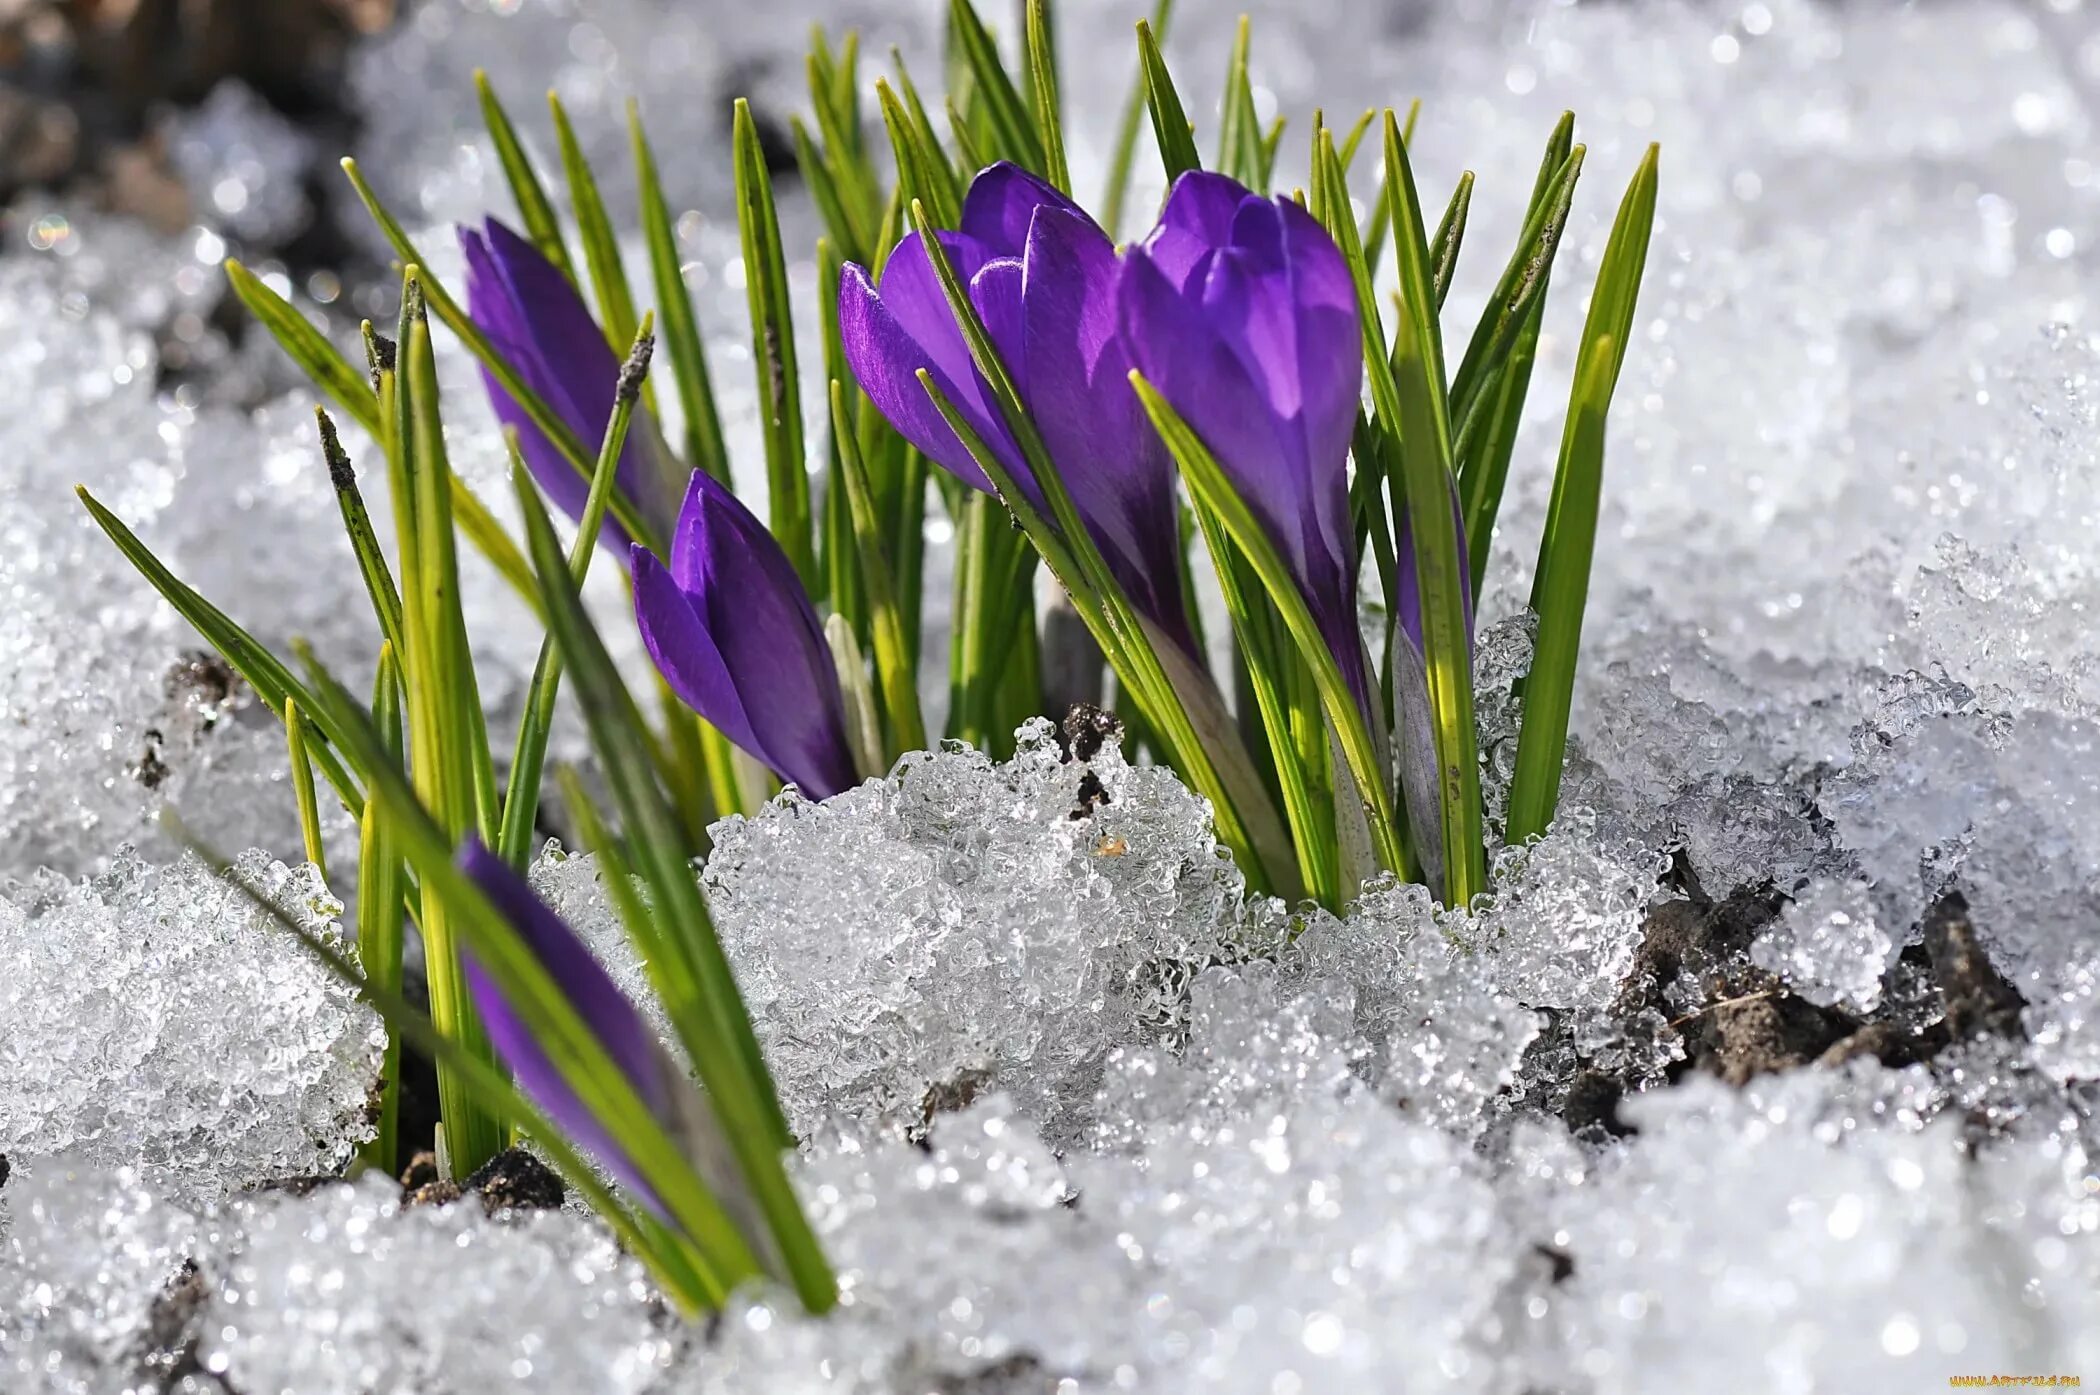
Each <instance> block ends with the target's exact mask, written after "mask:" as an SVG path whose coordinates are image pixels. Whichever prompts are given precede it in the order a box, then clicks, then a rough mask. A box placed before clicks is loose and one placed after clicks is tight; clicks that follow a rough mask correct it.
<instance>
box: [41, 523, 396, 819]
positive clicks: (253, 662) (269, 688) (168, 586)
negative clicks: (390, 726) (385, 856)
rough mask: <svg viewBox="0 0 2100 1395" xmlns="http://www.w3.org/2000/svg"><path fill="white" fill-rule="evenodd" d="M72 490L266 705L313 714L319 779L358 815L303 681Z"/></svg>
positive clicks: (312, 748) (311, 747)
mask: <svg viewBox="0 0 2100 1395" xmlns="http://www.w3.org/2000/svg"><path fill="white" fill-rule="evenodd" d="M74 493H76V494H78V495H79V496H80V502H81V503H82V504H83V505H85V506H86V508H87V511H88V516H89V517H91V518H93V519H94V520H95V526H96V527H98V528H100V529H101V530H102V531H103V533H104V534H106V535H107V536H108V538H109V540H110V541H111V542H113V543H115V544H116V546H117V551H119V552H121V553H123V554H124V559H125V560H126V561H128V562H130V563H131V565H132V566H133V567H134V568H136V569H137V570H138V573H139V575H140V576H142V577H144V578H145V579H146V582H147V584H148V585H150V586H152V588H153V589H154V590H155V591H157V592H159V593H160V595H161V597H162V598H163V599H164V600H166V601H167V602H168V604H169V605H171V606H173V607H174V608H175V613H176V614H178V615H180V616H181V617H182V618H183V619H185V620H187V621H189V623H190V626H191V627H192V628H193V629H195V630H196V631H197V633H198V634H200V635H202V636H204V640H205V642H206V643H207V644H209V645H211V647H212V648H213V649H214V650H216V651H217V652H218V654H219V656H220V657H221V658H223V659H225V660H226V662H227V663H228V664H230V665H232V666H233V671H234V672H235V673H238V674H239V675H240V676H241V677H242V678H245V679H246V680H247V681H248V686H249V687H251V688H253V689H254V690H255V695H256V696H257V697H259V698H261V699H262V700H263V704H264V705H265V706H266V707H268V708H269V709H270V710H271V711H272V712H274V713H276V714H277V716H278V718H279V719H280V720H281V719H282V718H283V717H284V715H285V710H286V708H287V706H288V705H289V704H290V703H293V702H297V703H298V704H299V705H300V706H301V707H303V708H304V709H305V710H306V711H307V713H308V714H309V715H312V716H314V717H315V720H316V723H317V725H318V726H319V727H320V731H321V734H322V735H323V736H324V737H325V738H326V739H327V741H328V743H329V744H328V745H316V744H314V743H313V742H311V741H309V742H308V743H307V754H308V756H309V758H311V760H312V761H313V763H314V766H315V767H316V768H317V769H318V770H319V771H320V772H321V777H322V778H323V779H325V780H326V781H328V784H329V787H330V788H331V789H333V790H334V791H335V793H336V797H337V798H339V799H340V800H342V802H343V807H344V808H345V809H347V810H349V811H350V816H351V817H352V818H358V817H360V816H362V814H363V813H364V807H365V801H364V795H363V793H362V792H361V791H360V790H359V788H358V785H357V782H356V781H355V780H352V779H351V778H350V775H349V772H348V771H346V770H345V769H344V767H343V763H342V761H341V760H339V759H338V758H337V755H336V751H335V749H333V748H334V747H335V746H337V745H339V742H338V738H337V734H336V733H335V732H334V731H333V730H332V729H331V728H330V727H329V725H328V723H327V722H326V720H325V719H324V718H322V717H321V715H320V709H319V708H318V707H317V706H316V704H315V702H314V699H313V695H312V694H311V693H309V692H308V691H307V690H306V685H305V684H303V683H301V682H300V681H299V680H298V679H297V678H296V677H294V676H293V674H292V672H291V670H290V669H288V668H286V667H285V665H284V664H283V662H282V661H281V660H279V659H278V658H277V656H276V655H275V654H273V653H271V652H270V650H269V649H268V648H267V647H266V646H265V645H264V644H263V643H262V642H261V641H260V640H258V639H256V638H255V636H253V635H251V634H249V633H248V632H247V631H246V630H244V629H242V628H241V627H240V626H239V625H237V624H235V623H234V622H233V621H232V620H231V619H230V618H228V617H227V615H226V613H225V612H224V611H222V610H220V609H219V608H218V607H217V606H215V605H213V604H212V603H211V602H210V601H208V600H206V599H205V598H204V597H203V596H202V595H201V594H199V593H198V592H197V591H196V590H195V589H194V588H192V587H191V586H189V585H188V584H186V583H185V582H183V581H182V580H181V579H180V578H179V577H177V576H176V575H175V574H174V573H173V572H171V571H169V570H168V568H167V566H166V564H165V563H163V562H162V561H161V560H160V558H158V557H156V556H154V555H153V551H152V549H150V548H148V547H147V546H146V545H145V544H144V543H142V542H140V541H139V539H138V535H137V534H135V533H133V532H132V531H131V530H130V529H129V528H127V527H125V526H124V522H123V520H122V519H119V518H118V517H117V516H116V515H115V514H113V513H111V512H110V511H109V510H108V509H106V508H104V507H103V506H102V504H101V502H100V501H99V500H97V499H96V498H95V496H94V495H92V494H90V493H88V491H87V487H86V486H85V485H81V486H78V487H76V488H75V490H74Z"/></svg>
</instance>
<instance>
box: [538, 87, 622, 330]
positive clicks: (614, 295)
mask: <svg viewBox="0 0 2100 1395" xmlns="http://www.w3.org/2000/svg"><path fill="white" fill-rule="evenodd" d="M547 112H548V114H549V115H550V116H552V117H553V118H554V138H555V141H556V142H557V143H558V144H559V145H560V147H561V167H562V174H563V177H564V178H565V179H567V181H568V184H569V208H570V211H571V212H573V213H574V214H575V215H576V229H577V232H578V233H579V234H580V235H581V236H582V238H583V259H584V262H585V263H586V264H587V265H588V266H589V267H590V269H591V290H592V292H593V293H594V294H595V295H596V297H597V301H598V323H599V326H600V327H601V328H602V329H603V331H604V333H605V338H606V343H607V345H608V346H609V347H610V348H611V349H612V351H613V352H614V353H619V352H621V351H622V350H624V349H625V348H626V347H627V346H628V345H629V344H631V343H633V342H634V328H635V324H636V317H635V309H634V292H633V290H632V289H631V288H630V287H629V285H628V281H627V265H626V263H625V262H624V261H622V260H621V258H620V239H619V237H618V236H617V235H616V234H615V233H614V232H613V226H612V219H611V217H610V216H608V215H607V213H606V211H605V198H604V196H603V195H601V194H600V193H599V192H598V177H597V176H596V175H594V174H593V173H591V164H590V161H589V160H587V159H585V158H584V154H583V147H582V145H580V144H578V142H577V140H576V130H575V128H574V127H573V126H571V125H570V124H569V113H568V111H567V110H566V109H565V108H564V107H563V106H562V104H561V98H560V97H559V96H557V95H556V94H554V93H552V92H549V93H548V94H547Z"/></svg>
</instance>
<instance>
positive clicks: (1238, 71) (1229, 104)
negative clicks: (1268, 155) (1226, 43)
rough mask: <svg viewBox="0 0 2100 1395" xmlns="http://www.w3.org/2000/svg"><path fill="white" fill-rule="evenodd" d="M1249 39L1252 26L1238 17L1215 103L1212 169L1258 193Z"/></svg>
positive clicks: (1258, 145) (1258, 138) (1258, 135)
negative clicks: (1215, 139) (1222, 90)
mask: <svg viewBox="0 0 2100 1395" xmlns="http://www.w3.org/2000/svg"><path fill="white" fill-rule="evenodd" d="M1251 39H1252V25H1251V24H1250V23H1249V22H1248V19H1247V16H1245V15H1241V16H1240V23H1239V30H1238V32H1237V34H1236V35H1235V36H1234V38H1233V41H1232V59H1231V61H1230V62H1229V63H1227V64H1226V67H1225V95H1224V96H1223V97H1221V98H1220V99H1219V101H1218V153H1217V157H1216V159H1215V160H1214V161H1213V162H1212V168H1214V169H1217V170H1219V171H1221V172H1223V173H1225V174H1227V175H1230V176H1231V177H1232V178H1234V179H1237V180H1238V181H1239V182H1240V183H1242V184H1245V185H1247V186H1248V187H1249V188H1252V189H1260V188H1263V187H1265V181H1263V179H1262V163H1263V162H1262V131H1261V117H1260V116H1259V115H1258V114H1257V113H1256V112H1255V110H1254V84H1253V83H1252V82H1251V81H1250V80H1249V79H1248V77H1247V52H1248V46H1249V43H1250V41H1251Z"/></svg>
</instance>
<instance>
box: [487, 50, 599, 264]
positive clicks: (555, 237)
mask: <svg viewBox="0 0 2100 1395" xmlns="http://www.w3.org/2000/svg"><path fill="white" fill-rule="evenodd" d="M474 91H475V94H476V95H477V96H478V97H479V98H480V99H481V122H482V124H483V125H484V126H486V127H488V131H489V139H490V141H492V142H493V143H494V144H495V147H496V159H497V162H498V163H500V164H501V165H502V166H503V178H504V179H505V181H506V182H508V183H509V185H510V194H511V198H512V199H513V200H515V201H516V203H517V205H518V216H519V218H521V219H523V220H524V223H525V235H526V236H527V237H529V238H531V239H532V245H533V246H534V247H536V248H538V249H539V253H540V255H541V256H543V257H545V258H546V259H547V260H548V261H550V262H552V263H554V265H555V266H556V267H558V268H560V270H561V274H562V275H564V276H566V277H568V278H569V280H570V281H571V282H573V281H575V279H576V268H575V267H573V266H571V265H570V264H569V248H568V245H567V244H566V243H565V242H564V241H563V240H562V235H561V220H560V219H559V218H557V217H556V216H555V213H554V204H553V202H552V201H551V200H550V199H548V197H547V189H546V186H545V185H543V184H541V183H540V177H539V175H538V173H537V172H535V171H534V169H533V168H532V161H531V160H530V159H529V158H528V157H527V156H526V154H525V144H524V142H523V141H521V140H519V139H518V130H517V127H515V126H513V125H512V124H511V120H510V113H509V112H507V111H505V110H504V109H503V103H502V102H500V101H498V100H497V98H496V89H495V88H494V87H493V86H491V85H490V83H489V75H488V73H487V72H486V71H484V70H483V69H480V68H476V69H475V70H474Z"/></svg>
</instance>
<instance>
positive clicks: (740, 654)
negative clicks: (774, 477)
mask: <svg viewBox="0 0 2100 1395" xmlns="http://www.w3.org/2000/svg"><path fill="white" fill-rule="evenodd" d="M632 557H633V565H634V610H635V620H636V623H637V624H638V625H639V626H640V627H641V631H642V642H643V643H644V644H646V645H647V646H648V649H649V657H650V658H652V659H654V660H655V661H656V667H657V669H658V670H659V671H660V672H662V674H663V676H664V679H665V681H666V682H668V683H669V684H670V685H671V690H672V691H673V692H675V693H677V694H678V696H679V697H680V698H681V699H683V700H684V702H685V704H686V705H687V706H688V707H691V708H692V709H693V710H694V711H695V712H698V713H699V714H700V715H701V716H702V717H705V718H706V719H707V720H708V721H709V722H712V723H713V724H714V725H715V727H716V728H718V729H719V730H720V731H721V733H722V734H723V735H724V736H726V737H728V738H729V739H730V740H731V741H733V742H735V743H736V744H737V745H738V746H740V747H742V748H743V749H744V750H745V751H746V752H748V753H749V754H751V755H752V756H754V757H756V758H757V759H758V760H759V761H761V762H763V763H764V764H765V765H766V766H767V767H768V768H769V769H771V770H772V771H773V773H774V774H776V775H778V776H780V778H781V779H783V780H787V781H791V782H793V783H794V784H796V785H798V786H800V787H801V789H802V792H803V793H804V794H805V795H807V796H809V797H810V798H812V799H828V798H830V797H831V796H832V795H834V794H837V793H838V792H839V791H841V790H843V789H846V788H848V787H849V786H851V785H852V784H854V783H855V780H856V775H855V770H854V761H853V754H852V748H851V746H850V745H848V743H847V739H846V716H845V713H846V705H845V699H844V697H843V695H842V694H841V692H840V690H839V677H838V670H837V668H836V667H834V665H833V661H832V657H831V650H830V648H829V646H828V645H826V643H825V642H824V628H823V626H822V625H820V624H819V623H818V622H817V612H816V611H815V609H814V608H812V607H811V605H810V603H809V596H808V595H807V594H806V593H805V592H804V591H803V589H802V582H801V580H800V579H799V578H798V577H797V576H796V575H795V569H794V566H793V565H792V564H791V563H790V562H789V561H788V559H787V554H786V553H785V552H783V551H781V549H780V544H779V543H778V542H776V541H774V539H773V535H772V534H771V533H769V532H767V531H766V528H765V525H764V524H762V523H760V522H759V521H758V520H757V519H756V518H755V517H753V516H752V513H751V510H749V509H747V508H745V507H744V505H743V502H742V501H741V500H739V499H738V498H737V497H736V495H734V494H732V493H730V491H729V489H728V487H727V486H725V485H723V484H722V483H720V482H719V481H717V480H716V479H715V478H714V477H713V476H711V475H709V474H708V473H707V472H706V471H704V470H695V471H694V472H693V476H692V479H691V481H690V482H689V483H688V485H687V487H686V495H685V507H684V508H683V509H681V510H680V511H679V515H678V524H677V527H676V529H675V530H674V531H673V532H672V534H671V561H670V565H669V566H666V565H665V564H664V563H662V562H660V561H658V560H657V559H656V557H655V556H654V555H652V554H651V553H650V552H649V551H648V550H647V549H646V548H643V547H640V546H636V547H635V548H634V549H633V552H632Z"/></svg>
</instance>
